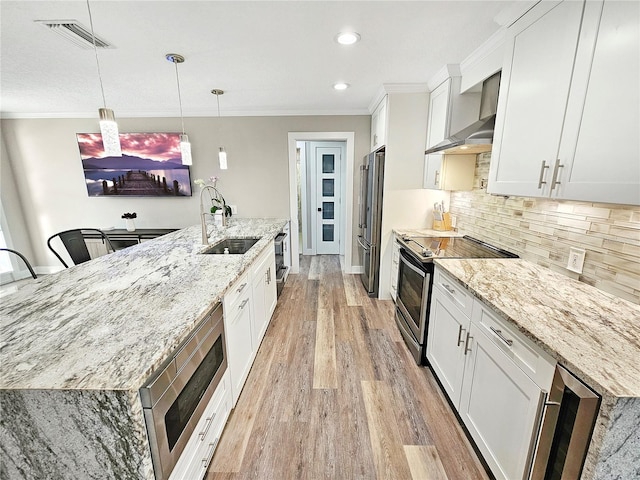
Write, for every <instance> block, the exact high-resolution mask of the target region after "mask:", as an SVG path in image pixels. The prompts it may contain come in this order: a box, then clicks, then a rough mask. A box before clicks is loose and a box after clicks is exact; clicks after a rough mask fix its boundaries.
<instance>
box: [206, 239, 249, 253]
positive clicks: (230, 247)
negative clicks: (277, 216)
mask: <svg viewBox="0 0 640 480" xmlns="http://www.w3.org/2000/svg"><path fill="white" fill-rule="evenodd" d="M258 240H260V237H258V238H255V237H254V238H232V237H230V238H225V239H223V240H220V241H219V242H218V243H216V244H214V245H212V246H211V247H209V248H208V249H207V250H205V251H204V252H202V253H204V254H225V253H228V254H232V255H242V254H243V253H247V251H248V250H249V249H250V248H251V247H253V246H254V245H255V244H256V242H257V241H258Z"/></svg>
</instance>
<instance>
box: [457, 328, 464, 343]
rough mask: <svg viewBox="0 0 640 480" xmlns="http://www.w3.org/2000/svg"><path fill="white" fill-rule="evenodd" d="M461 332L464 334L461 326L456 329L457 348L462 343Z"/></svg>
mask: <svg viewBox="0 0 640 480" xmlns="http://www.w3.org/2000/svg"><path fill="white" fill-rule="evenodd" d="M462 332H464V328H462V325H460V326H459V327H458V346H460V345H462V344H463V343H464V340H463V339H462Z"/></svg>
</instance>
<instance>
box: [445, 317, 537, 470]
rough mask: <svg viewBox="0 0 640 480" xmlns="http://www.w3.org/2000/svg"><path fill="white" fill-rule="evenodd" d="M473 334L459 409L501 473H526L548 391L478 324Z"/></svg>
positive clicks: (487, 455)
mask: <svg viewBox="0 0 640 480" xmlns="http://www.w3.org/2000/svg"><path fill="white" fill-rule="evenodd" d="M470 337H471V339H472V342H471V345H470V347H469V350H468V354H467V358H466V362H465V368H464V381H463V383H462V391H461V397H460V406H459V408H458V413H459V415H460V417H461V418H462V421H463V422H464V424H465V426H466V427H467V430H468V431H469V433H470V434H471V437H472V438H473V439H474V440H475V442H476V445H477V446H478V448H479V449H480V451H481V452H482V456H483V457H484V459H485V461H486V462H487V464H488V465H489V467H490V468H491V471H492V472H493V473H494V475H495V476H496V478H504V479H524V478H527V475H528V473H529V465H530V464H531V452H532V450H533V446H534V442H535V437H536V434H537V428H538V419H539V416H540V414H541V411H542V407H543V403H544V398H545V396H544V391H543V390H542V389H541V388H540V387H539V386H538V385H536V384H535V383H534V382H533V380H531V379H530V378H529V377H528V376H527V375H525V373H524V372H523V371H522V370H520V368H518V366H517V365H516V364H515V363H513V362H511V361H510V359H509V358H508V356H507V355H506V354H505V353H504V352H503V351H502V350H501V349H500V347H498V346H497V345H496V344H495V343H493V341H492V340H491V339H490V338H489V337H487V336H486V335H485V334H484V332H482V330H481V329H480V328H479V327H477V326H476V325H475V324H473V323H472V324H471V329H470Z"/></svg>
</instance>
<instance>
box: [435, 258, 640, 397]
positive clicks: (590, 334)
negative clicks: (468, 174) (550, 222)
mask: <svg viewBox="0 0 640 480" xmlns="http://www.w3.org/2000/svg"><path fill="white" fill-rule="evenodd" d="M435 263H436V264H437V265H438V266H440V267H442V268H443V269H444V270H446V271H447V272H448V273H450V274H451V275H452V276H453V277H455V278H456V279H457V280H458V282H459V283H460V284H461V285H462V286H464V287H465V288H466V289H467V290H469V291H470V292H471V293H472V294H473V295H474V296H476V297H477V298H479V299H480V300H482V301H483V302H484V303H486V304H487V305H488V306H490V307H492V308H493V309H494V310H495V311H496V313H498V314H499V315H501V316H502V317H504V318H505V319H507V320H509V321H510V322H511V323H512V324H514V325H515V326H516V327H517V328H518V329H519V330H520V331H521V332H523V333H524V334H525V335H526V336H527V337H529V338H530V339H532V340H533V341H534V342H535V343H536V344H538V345H539V346H541V347H542V349H543V350H545V351H546V352H548V353H549V354H550V355H551V356H553V357H554V358H555V359H556V360H557V361H558V362H559V363H561V364H562V365H564V366H566V367H567V368H568V369H569V370H571V371H572V372H573V373H574V374H575V375H577V376H578V377H579V378H581V379H582V380H583V381H584V382H585V383H587V384H588V385H589V386H591V387H592V388H593V389H594V390H596V391H597V392H598V393H600V394H601V395H606V396H612V397H616V398H620V397H632V398H640V375H638V365H639V364H640V306H638V305H635V304H633V303H631V302H628V301H626V300H623V299H621V298H618V297H615V296H613V295H610V294H608V293H605V292H602V291H600V290H598V289H596V288H594V287H592V286H590V285H587V284H585V283H582V282H578V281H576V280H572V279H570V278H568V277H565V276H563V275H561V274H559V273H555V272H552V271H551V270H549V269H546V268H544V267H541V266H539V265H535V264H533V263H530V262H528V261H526V260H522V259H478V260H457V259H442V260H435Z"/></svg>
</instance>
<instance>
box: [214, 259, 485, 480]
mask: <svg viewBox="0 0 640 480" xmlns="http://www.w3.org/2000/svg"><path fill="white" fill-rule="evenodd" d="M205 478H206V479H207V480H223V479H224V480H240V479H269V480H289V479H295V480H298V479H309V480H315V479H336V480H338V479H339V480H343V479H344V480H350V479H372V480H374V479H375V480H378V479H379V480H382V479H389V480H396V479H398V480H404V479H407V480H458V479H459V480H474V479H483V480H484V479H487V478H488V476H487V474H486V473H485V471H484V469H483V468H482V466H481V464H480V462H479V460H478V458H477V456H476V454H475V453H474V452H473V450H472V448H471V446H470V445H469V443H468V441H467V439H466V437H465V436H464V433H463V432H462V430H461V428H460V426H459V425H458V422H457V420H456V419H455V417H454V415H453V413H452V411H451V408H450V407H449V405H448V404H447V402H446V401H445V399H444V398H443V396H442V393H441V392H440V390H439V387H438V386H437V384H436V382H435V380H434V378H433V376H432V374H431V372H430V370H429V369H427V368H424V367H418V366H417V365H416V364H415V362H414V361H413V358H412V357H411V355H410V354H409V352H408V350H407V348H406V346H405V345H404V343H403V341H402V338H401V337H400V334H399V332H398V330H397V327H396V325H395V322H394V319H393V303H392V302H390V301H380V300H376V299H370V298H369V297H367V296H366V294H365V291H364V288H363V287H362V285H361V283H360V279H359V277H358V276H355V275H343V274H342V273H341V271H340V263H339V259H338V257H337V256H332V255H322V256H315V257H301V266H300V273H299V274H297V275H290V276H289V279H288V281H287V283H286V284H285V287H284V289H283V291H282V295H281V296H280V298H279V299H278V306H277V307H276V310H275V312H274V316H273V319H272V320H271V325H270V326H269V329H268V330H267V333H266V335H265V338H264V340H263V342H262V345H261V346H260V350H259V351H258V354H257V357H256V360H255V363H254V365H253V367H252V369H251V372H250V374H249V377H248V379H247V383H246V384H245V386H244V389H243V391H242V393H241V395H240V398H239V400H238V404H237V405H236V408H235V409H234V410H233V412H232V413H231V416H230V417H229V421H228V424H227V426H226V429H225V431H224V433H223V435H222V438H221V439H220V442H219V444H218V448H217V450H216V453H215V456H214V457H213V461H212V462H211V465H210V466H209V469H208V472H207V475H206V477H205Z"/></svg>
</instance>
